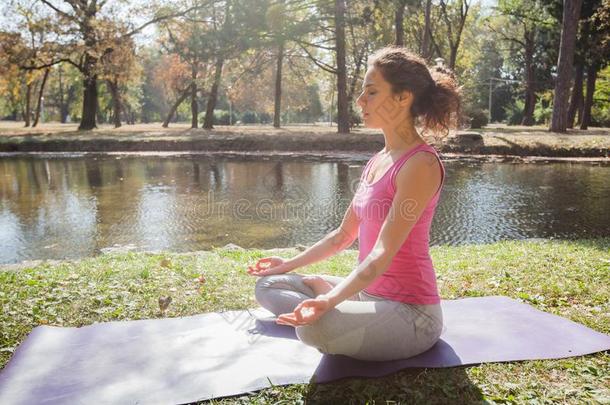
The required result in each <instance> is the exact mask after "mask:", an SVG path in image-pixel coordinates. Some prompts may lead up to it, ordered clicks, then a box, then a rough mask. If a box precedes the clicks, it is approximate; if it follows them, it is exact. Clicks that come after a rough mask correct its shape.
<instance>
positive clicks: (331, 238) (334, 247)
mask: <svg viewBox="0 0 610 405" xmlns="http://www.w3.org/2000/svg"><path fill="white" fill-rule="evenodd" d="M358 224H359V220H358V217H357V216H356V213H355V212H354V210H353V209H352V204H350V205H349V207H348V208H347V211H346V212H345V215H344V216H343V221H342V222H341V225H340V226H339V227H338V228H337V229H335V230H334V231H332V232H330V233H329V234H328V235H326V236H325V237H324V238H322V239H321V240H320V241H318V242H317V243H316V244H315V245H313V246H311V247H310V248H308V249H307V250H305V251H304V252H302V253H300V254H299V255H297V256H295V257H293V258H292V259H290V260H288V261H287V262H286V264H287V265H288V267H289V268H290V270H289V271H292V270H294V269H296V268H299V267H304V266H307V265H309V264H312V263H316V262H319V261H320V260H324V259H326V258H328V257H330V256H332V255H335V254H337V253H339V252H340V251H342V250H343V249H345V248H347V247H349V246H351V245H352V243H354V241H355V240H356V238H357V237H358Z"/></svg>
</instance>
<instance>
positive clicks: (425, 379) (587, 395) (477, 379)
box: [0, 238, 610, 404]
mask: <svg viewBox="0 0 610 405" xmlns="http://www.w3.org/2000/svg"><path fill="white" fill-rule="evenodd" d="M609 253H610V238H602V239H593V240H577V241H557V240H536V241H505V242H498V243H494V244H489V245H468V246H458V247H449V246H436V247H433V248H431V254H432V257H433V260H434V264H435V267H436V271H437V276H438V282H439V288H440V290H441V295H442V297H443V298H444V299H452V298H458V297H468V296H489V295H504V296H508V297H512V298H515V299H520V300H522V301H524V302H527V303H529V304H531V305H533V306H535V307H537V308H539V309H541V310H544V311H547V312H550V313H553V314H557V315H561V316H564V317H566V318H568V319H571V320H573V321H576V322H579V323H582V324H584V325H586V326H588V327H590V328H593V329H595V330H597V331H600V332H603V333H607V334H608V333H610V320H609V314H610V311H609V301H610V300H609V295H610V293H609V289H608V285H610V254H609ZM272 254H274V255H280V256H284V257H291V256H293V255H295V254H297V251H296V250H294V249H286V250H281V251H278V252H274V253H272ZM266 255H269V253H268V252H265V251H262V250H243V251H241V250H223V249H217V250H214V251H211V252H197V253H190V254H177V253H163V254H149V253H124V254H111V255H102V256H98V257H94V258H89V259H84V260H80V261H75V262H60V263H42V264H39V265H36V266H34V267H25V268H22V269H20V270H4V271H0V309H1V311H0V367H4V366H5V365H6V363H7V362H8V360H9V359H10V356H11V355H12V353H13V351H14V349H15V348H16V347H17V346H18V345H19V344H20V343H21V342H22V341H23V340H24V339H25V337H26V336H27V334H28V333H29V332H30V331H31V330H32V329H33V328H34V327H36V326H38V325H56V326H83V325H89V324H92V323H94V322H106V321H115V320H133V319H147V318H159V317H163V316H165V317H176V316H187V315H194V314H199V313H204V312H211V311H221V310H235V309H245V308H252V307H256V306H258V304H257V303H256V301H255V300H254V294H253V289H254V284H255V282H256V279H255V278H254V277H252V276H250V275H248V274H247V273H246V271H245V269H246V266H247V265H248V264H252V263H253V262H254V261H255V260H256V259H257V258H260V257H264V256H266ZM356 260H357V253H356V252H355V251H346V252H343V253H341V254H339V255H337V256H335V257H333V258H331V259H329V260H327V261H325V262H321V263H317V264H316V265H312V266H309V267H308V268H305V269H299V270H297V271H298V272H299V273H303V274H333V275H339V276H346V275H347V274H348V273H349V272H350V271H351V270H352V269H353V267H354V265H355V263H356ZM201 276H203V279H204V282H203V283H202V282H201V280H200V277H201ZM162 296H171V297H172V302H171V304H170V305H169V308H168V309H167V310H166V311H165V313H161V311H160V309H159V303H158V299H159V297H162ZM609 360H610V356H609V355H608V353H598V354H594V355H589V356H583V357H574V358H569V359H562V360H544V361H524V362H512V363H493V364H483V365H480V366H474V367H456V368H449V369H407V370H403V371H400V372H398V373H395V374H392V375H390V376H386V377H382V378H375V379H364V378H349V379H345V380H341V381H337V382H334V383H329V384H321V385H318V384H314V383H312V384H296V385H291V386H274V387H271V388H268V389H264V390H261V391H258V392H256V393H251V394H249V395H244V396H240V397H232V398H226V399H222V400H212V401H208V403H213V404H225V403H260V404H263V403H270V402H272V403H305V402H307V403H329V402H330V403H335V402H337V403H359V404H360V403H362V404H364V403H368V404H386V403H422V404H423V403H425V404H431V403H439V404H440V403H477V402H479V403H481V402H485V401H486V402H487V403H502V404H505V403H541V404H542V403H574V404H576V403H606V404H607V403H610V389H609V387H610V366H609V364H610V361H609Z"/></svg>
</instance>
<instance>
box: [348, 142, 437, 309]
mask: <svg viewBox="0 0 610 405" xmlns="http://www.w3.org/2000/svg"><path fill="white" fill-rule="evenodd" d="M419 151H425V152H429V153H432V154H434V155H435V156H436V158H437V159H438V161H439V164H440V166H441V173H442V174H441V185H440V186H439V188H438V190H437V191H436V193H435V194H434V196H433V197H432V199H431V200H430V202H429V203H428V206H427V207H426V208H425V209H424V211H423V212H422V214H421V216H420V218H419V220H418V221H417V223H416V224H415V226H414V227H413V229H412V230H411V232H410V233H409V236H408V237H407V239H406V240H405V242H404V243H403V245H402V246H401V247H400V249H399V250H398V252H397V253H396V255H395V256H394V258H393V259H392V262H391V263H390V266H389V267H388V269H387V270H386V271H385V272H384V273H383V274H382V275H381V276H379V277H378V278H377V279H375V281H373V283H371V284H370V285H369V286H368V287H367V288H365V289H364V292H366V293H369V294H372V295H376V296H379V297H383V298H387V299H390V300H394V301H400V302H405V303H410V304H438V303H440V296H439V294H438V288H437V285H436V274H435V272H434V267H433V265H432V259H431V258H430V253H429V242H430V225H431V223H432V218H433V216H434V211H435V209H436V205H437V203H438V200H439V197H440V191H441V188H442V186H443V182H444V179H445V168H444V166H443V163H442V161H441V160H440V157H439V156H438V153H437V152H436V150H435V149H434V147H432V146H430V145H428V144H421V145H418V146H416V147H414V148H412V149H411V150H410V151H408V152H407V153H405V154H404V155H403V156H402V157H400V158H399V159H398V160H397V161H396V162H394V164H393V165H392V166H391V167H390V168H389V169H388V170H387V171H386V172H385V173H384V174H383V176H382V177H381V178H379V179H378V180H377V181H375V182H374V183H372V184H368V183H367V182H366V178H367V177H368V172H369V170H370V168H371V165H372V162H373V161H374V160H375V159H376V158H377V156H378V154H375V156H373V157H372V158H371V159H370V160H369V161H368V163H367V164H366V166H365V168H364V170H363V172H362V177H361V178H360V186H359V187H358V190H357V191H356V195H355V196H354V201H353V205H352V207H353V209H354V212H355V213H356V216H357V217H358V219H359V220H360V226H359V229H358V241H359V255H358V262H362V261H363V260H364V259H365V258H366V257H367V256H368V254H369V253H370V252H371V250H372V249H373V247H374V246H375V243H376V242H377V236H378V235H379V231H380V230H381V226H382V225H383V222H384V220H385V218H386V216H387V215H388V211H389V208H390V206H391V204H392V200H393V199H394V194H395V193H396V175H397V174H398V172H399V170H400V168H401V167H402V165H403V164H404V163H405V162H406V161H407V160H408V159H409V158H410V157H411V156H413V155H414V154H415V153H416V152H419ZM413 181H417V179H413ZM407 208H408V207H407Z"/></svg>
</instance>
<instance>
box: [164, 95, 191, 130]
mask: <svg viewBox="0 0 610 405" xmlns="http://www.w3.org/2000/svg"><path fill="white" fill-rule="evenodd" d="M190 93H191V87H190V86H189V87H187V88H186V90H184V91H183V92H182V93H181V94H180V97H178V99H177V100H176V102H175V103H174V105H172V107H171V108H170V109H169V112H168V113H167V117H166V118H165V121H163V125H162V126H163V128H167V127H168V126H169V122H170V121H171V120H172V117H173V116H174V114H175V113H176V110H177V109H178V107H179V106H180V104H182V102H183V101H184V100H185V99H186V98H187V97H188V95H189V94H190Z"/></svg>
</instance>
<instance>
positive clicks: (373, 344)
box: [255, 273, 443, 361]
mask: <svg viewBox="0 0 610 405" xmlns="http://www.w3.org/2000/svg"><path fill="white" fill-rule="evenodd" d="M303 277H304V276H303V275H301V274H295V273H290V274H278V275H272V276H265V277H261V278H260V279H259V280H257V282H256V287H255V296H256V300H257V301H258V303H259V304H260V305H261V306H263V307H264V308H266V309H268V310H269V311H271V312H273V313H274V314H275V315H276V316H277V315H279V314H283V313H287V312H292V311H293V310H294V308H295V307H296V306H297V305H298V304H299V303H300V302H302V301H304V300H306V299H309V298H314V297H315V296H314V292H313V291H312V290H311V288H309V287H308V286H307V285H305V283H303V280H302V278H303ZM319 277H322V278H323V279H324V280H326V281H328V282H329V283H330V284H332V285H333V286H335V285H337V284H338V283H340V282H341V281H342V280H343V278H341V277H335V276H327V275H320V276H319ZM442 329H443V314H442V310H441V305H440V304H434V305H415V304H406V303H402V302H398V301H392V300H388V299H385V298H382V297H377V296H374V295H370V294H367V293H365V292H363V291H361V292H360V293H358V294H357V295H354V296H352V297H350V299H349V300H346V301H343V302H341V303H340V304H339V305H337V306H336V307H335V308H333V309H331V310H330V311H329V312H327V313H326V314H324V315H323V316H322V318H320V319H318V320H317V321H316V322H314V323H313V324H310V325H305V326H297V327H296V334H297V336H298V338H299V340H301V341H302V342H303V343H305V344H307V345H309V346H313V347H315V348H317V349H318V350H319V351H320V352H322V353H328V354H342V355H346V356H350V357H353V358H356V359H361V360H373V361H382V360H396V359H405V358H408V357H412V356H415V355H417V354H419V353H423V352H425V351H426V350H428V349H429V348H431V347H432V346H433V345H434V344H435V343H436V342H437V340H438V339H439V337H440V335H441V332H442Z"/></svg>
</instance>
